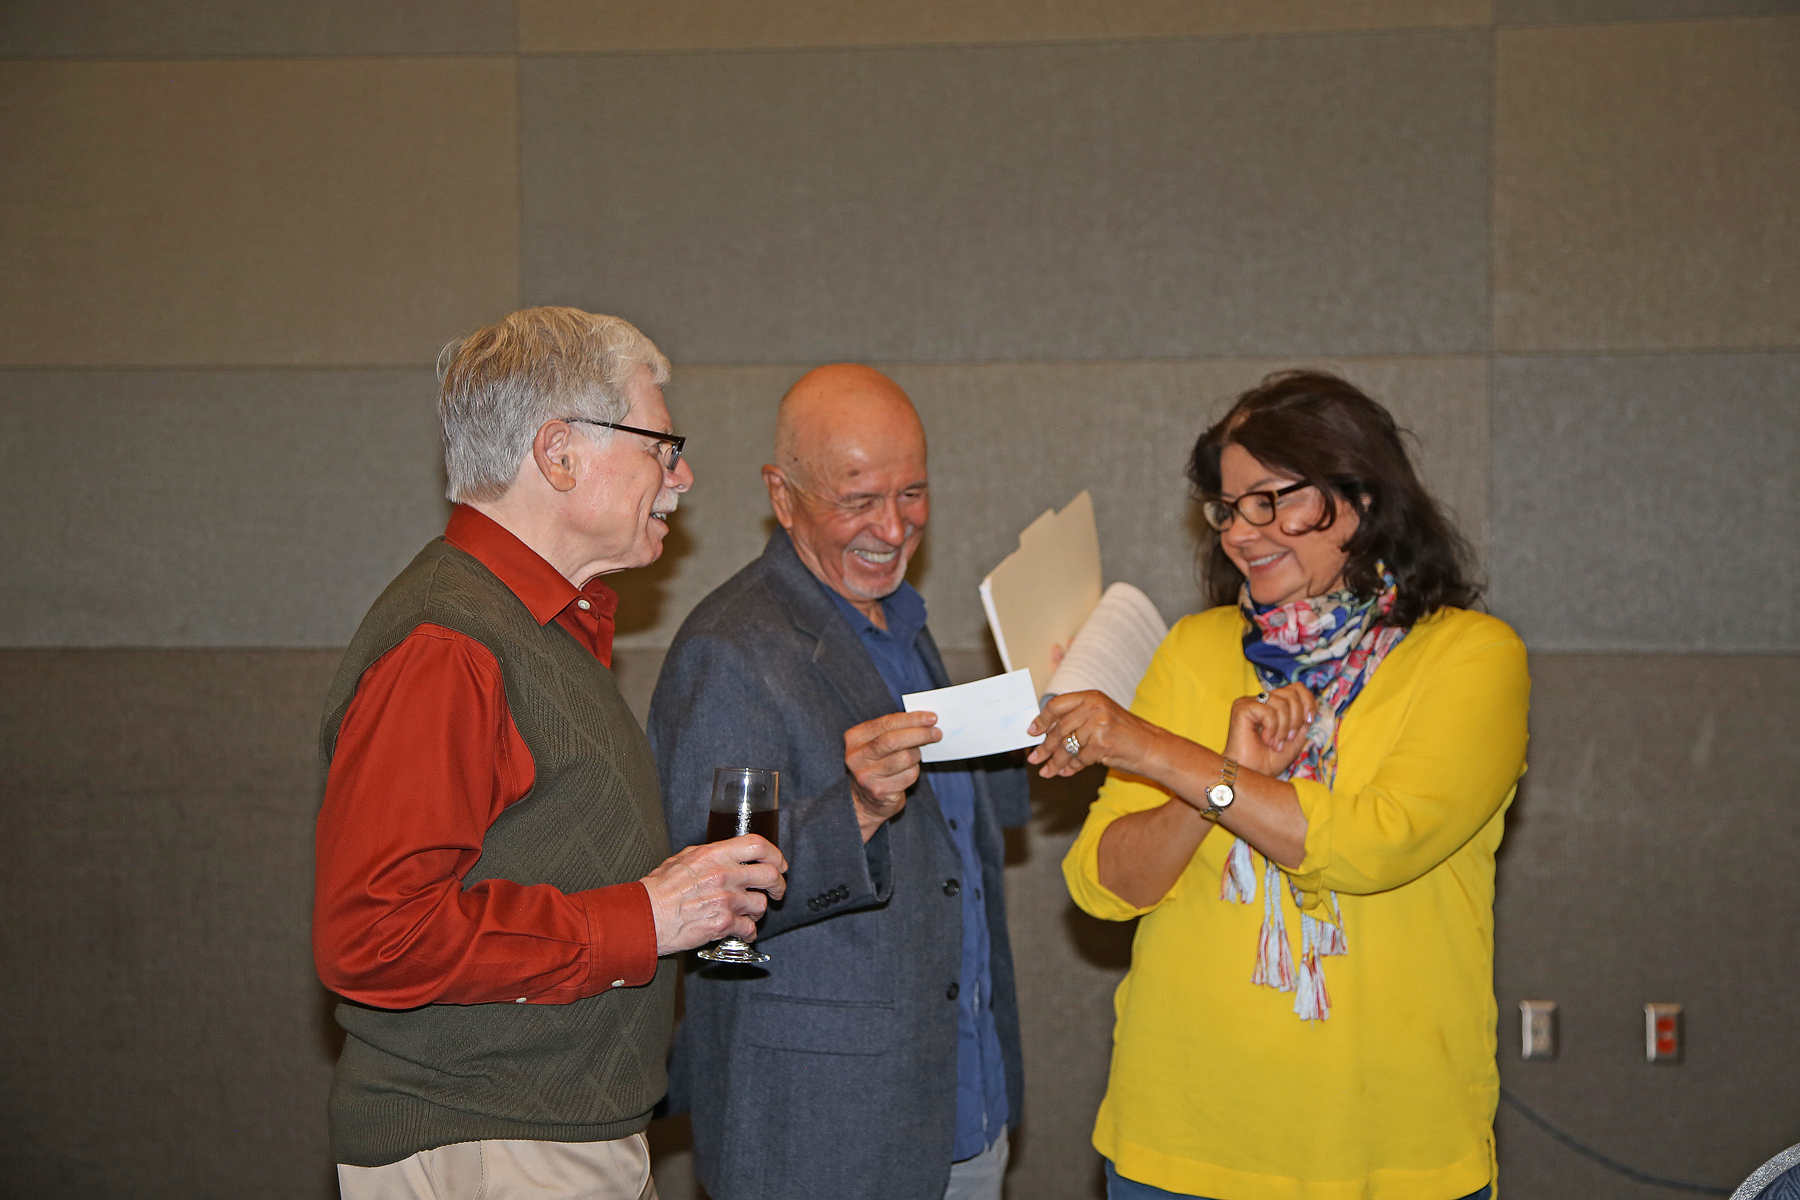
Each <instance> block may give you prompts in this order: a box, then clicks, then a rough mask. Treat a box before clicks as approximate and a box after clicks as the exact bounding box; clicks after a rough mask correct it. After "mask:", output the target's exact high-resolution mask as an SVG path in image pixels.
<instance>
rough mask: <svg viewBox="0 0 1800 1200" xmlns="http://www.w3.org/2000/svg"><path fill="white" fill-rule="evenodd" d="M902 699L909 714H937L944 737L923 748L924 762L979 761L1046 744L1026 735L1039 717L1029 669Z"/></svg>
mask: <svg viewBox="0 0 1800 1200" xmlns="http://www.w3.org/2000/svg"><path fill="white" fill-rule="evenodd" d="M900 699H901V701H902V702H904V703H905V705H906V711H907V712H934V713H936V714H937V718H938V723H937V727H938V728H939V729H941V730H942V731H943V733H944V738H943V740H942V741H938V742H933V743H931V744H930V745H929V746H921V747H920V748H919V757H920V758H921V759H923V760H924V761H926V762H951V761H954V760H956V759H959V758H980V757H982V756H983V755H986V754H999V753H1001V752H1002V751H1005V750H1017V749H1019V748H1020V747H1022V746H1035V745H1037V744H1038V743H1039V742H1041V741H1043V740H1044V739H1043V738H1041V737H1033V736H1031V735H1030V734H1029V733H1026V732H1025V730H1026V727H1027V726H1029V725H1030V724H1031V721H1032V718H1033V717H1036V716H1037V714H1038V702H1037V696H1036V695H1035V694H1034V692H1033V689H1032V686H1031V672H1030V671H1029V670H1027V669H1025V668H1021V669H1019V670H1017V671H1014V672H1013V673H1012V674H1010V675H995V676H992V677H991V678H988V679H977V680H976V681H975V682H974V683H964V684H959V685H958V686H956V687H947V688H937V689H935V690H933V691H929V692H908V693H907V694H906V695H904V696H902V697H900Z"/></svg>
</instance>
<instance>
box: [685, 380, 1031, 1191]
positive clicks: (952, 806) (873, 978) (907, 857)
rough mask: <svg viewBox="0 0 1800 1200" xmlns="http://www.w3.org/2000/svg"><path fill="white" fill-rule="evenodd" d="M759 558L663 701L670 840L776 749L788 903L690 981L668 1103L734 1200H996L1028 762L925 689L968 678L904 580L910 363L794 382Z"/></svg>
mask: <svg viewBox="0 0 1800 1200" xmlns="http://www.w3.org/2000/svg"><path fill="white" fill-rule="evenodd" d="M775 458H776V461H775V463H773V464H771V465H769V466H765V467H764V468H763V481H764V482H765V483H766V484H767V486H768V489H769V500H770V503H771V504H772V505H773V506H774V510H775V518H776V520H777V522H779V524H780V526H781V527H780V529H778V530H777V531H776V532H775V534H774V536H772V537H771V538H770V539H769V544H768V546H767V547H766V548H765V549H764V550H763V553H762V556H761V557H760V558H758V559H757V560H756V561H754V562H752V563H751V564H750V565H749V566H747V567H745V568H744V569H743V570H742V571H740V572H738V573H737V575H735V576H734V577H732V578H731V579H730V580H728V581H727V582H726V583H725V584H724V585H723V586H721V587H720V588H719V589H718V590H717V591H715V592H714V593H713V594H712V595H710V596H708V597H707V598H706V599H705V600H703V601H702V602H701V603H700V605H699V607H697V608H696V609H695V610H694V612H693V614H692V615H691V616H689V618H688V619H687V621H686V623H685V624H683V625H682V627H681V632H680V633H679V634H677V635H676V638H675V643H674V645H673V646H672V647H670V650H669V656H668V658H667V660H665V662H664V664H663V671H662V677H661V678H660V679H659V680H658V682H657V686H656V696H655V699H654V700H653V701H652V703H651V707H650V730H649V732H650V741H651V744H652V745H653V746H654V747H655V750H656V759H657V764H658V769H659V770H660V771H661V774H662V783H663V797H664V804H665V806H666V808H667V811H668V818H669V835H670V839H671V840H672V841H673V842H674V844H676V845H678V846H685V845H690V844H693V843H697V842H699V841H701V840H702V839H703V838H704V836H705V827H706V817H707V812H706V809H707V799H708V796H709V794H710V791H711V786H712V772H713V769H714V768H715V767H724V766H744V767H774V768H776V769H777V770H779V771H780V772H781V829H780V843H781V849H782V852H783V853H784V854H785V855H786V857H787V860H788V864H789V866H788V875H787V887H788V890H787V898H786V899H785V900H784V901H781V902H777V903H771V904H770V906H769V910H768V914H767V916H766V917H765V918H764V920H763V923H762V927H761V930H762V931H761V936H760V938H759V940H758V942H757V945H758V946H759V947H760V948H762V949H764V950H765V951H766V952H767V953H768V955H769V956H770V960H771V961H769V963H768V964H767V965H766V966H765V967H762V968H757V969H746V968H741V967H740V968H709V969H706V970H699V971H691V972H690V973H689V975H688V976H687V1014H686V1017H685V1019H684V1021H683V1023H682V1026H681V1030H680V1032H679V1034H678V1035H677V1039H676V1048H675V1054H674V1061H673V1062H672V1064H671V1083H670V1087H671V1099H672V1101H673V1103H674V1106H675V1108H676V1110H677V1111H679V1110H680V1109H681V1108H683V1107H686V1108H689V1109H691V1111H692V1113H693V1122H694V1150H695V1163H696V1166H697V1168H698V1173H699V1176H700V1180H701V1182H702V1183H703V1184H705V1186H706V1190H707V1191H708V1192H709V1193H710V1194H711V1195H712V1196H713V1198H714V1200H807V1198H810V1197H817V1198H818V1200H855V1198H857V1197H867V1198H868V1200H940V1198H943V1197H951V1198H955V1200H963V1198H970V1200H973V1198H976V1197H980V1198H982V1200H999V1196H1000V1179H1001V1175H1002V1173H1003V1172H1004V1171H1005V1168H1006V1153H1007V1140H1006V1131H1007V1128H1008V1126H1009V1125H1011V1124H1013V1123H1014V1122H1016V1120H1017V1117H1018V1112H1019V1095H1020V1082H1021V1076H1020V1067H1019V1032H1018V1029H1019V1023H1018V1012H1017V1007H1016V1005H1015V1004H1014V1000H1013V972H1012V958H1011V952H1010V950H1009V948H1008V943H1007V936H1006V907H1005V900H1004V897H1003V895H1002V884H1001V868H1002V858H1003V848H1002V839H1001V826H1002V825H1003V824H1004V825H1019V824H1023V823H1024V822H1025V819H1026V818H1027V817H1028V816H1029V815H1030V808H1029V802H1028V799H1027V796H1026V782H1025V775H1024V772H1023V771H1022V770H1021V769H1019V768H1017V767H1015V766H1013V765H1012V764H1011V763H1010V762H1008V761H1006V760H1000V761H997V762H994V761H985V760H984V761H978V762H977V761H970V762H960V763H951V764H934V765H932V766H929V767H925V768H923V769H921V765H920V761H919V748H920V747H921V746H923V745H925V744H926V743H928V742H933V741H936V740H938V738H939V736H940V735H939V733H938V731H937V730H936V729H935V728H933V725H934V723H935V718H934V717H932V715H931V714H929V713H905V712H901V711H900V709H901V702H900V697H901V695H902V694H904V693H906V692H915V691H923V690H925V689H928V688H934V687H942V686H944V685H946V684H948V683H949V682H950V680H949V678H948V676H947V675H946V674H945V672H944V664H943V661H942V659H941V658H940V657H939V656H938V651H937V647H936V645H935V644H934V643H933V642H932V640H931V634H930V633H929V632H928V631H927V630H926V628H925V602H924V601H923V600H922V599H921V598H920V596H919V594H918V592H916V591H914V590H913V588H912V587H911V585H909V584H908V583H906V567H907V563H908V562H909V561H910V559H911V558H912V555H913V552H914V551H916V550H917V549H918V547H919V541H920V539H921V538H922V537H923V536H924V531H925V522H926V518H927V517H928V516H929V515H930V509H931V500H930V495H929V492H928V491H927V485H926V472H925V431H924V429H923V427H922V426H921V425H920V423H919V417H918V414H917V413H916V412H914V411H913V406H912V402H911V401H910V400H909V399H908V398H907V396H906V393H905V392H904V391H902V390H901V389H900V387H899V385H898V384H896V383H894V381H893V380H891V379H889V378H887V377H886V376H884V375H882V374H881V373H879V372H877V371H873V370H871V369H869V368H868V367H863V366H856V365H853V364H848V363H843V364H838V365H835V366H828V367H820V368H818V369H817V370H815V371H812V372H810V373H809V374H807V375H806V376H805V377H804V378H802V379H801V380H800V381H799V382H798V383H796V384H795V385H794V387H793V388H792V389H791V390H790V391H789V392H788V394H787V396H786V397H784V398H783V400H782V402H781V411H780V416H779V417H778V420H777V430H776V449H775Z"/></svg>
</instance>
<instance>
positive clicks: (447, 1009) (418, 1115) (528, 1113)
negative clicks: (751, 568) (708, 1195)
mask: <svg viewBox="0 0 1800 1200" xmlns="http://www.w3.org/2000/svg"><path fill="white" fill-rule="evenodd" d="M424 624H436V625H441V626H444V627H445V628H448V629H452V630H455V631H457V632H458V633H462V634H464V635H466V636H468V637H470V638H473V639H474V640H475V641H477V642H479V643H480V644H481V645H483V646H485V647H486V648H487V649H488V650H489V651H491V652H492V653H493V654H494V657H495V659H496V660H497V661H498V663H499V665H500V669H501V675H502V678H503V680H504V686H505V690H506V702H507V706H508V708H509V709H510V711H511V715H512V718H513V722H514V724H515V725H516V726H517V728H518V731H519V736H520V737H521V739H522V740H523V741H524V743H525V745H526V748H527V749H529V750H530V752H531V757H532V762H533V766H534V768H535V782H534V783H533V786H532V788H531V791H530V792H529V793H527V794H526V795H525V797H524V798H522V799H521V800H519V801H518V802H516V803H515V804H513V805H512V806H511V807H510V808H508V809H507V810H506V812H505V813H503V814H502V815H501V816H500V818H499V819H498V820H497V821H495V822H494V824H493V825H492V826H491V827H490V828H489V829H488V832H487V834H486V836H485V837H484V839H483V841H482V852H481V858H480V860H479V861H478V862H477V863H476V865H475V866H474V867H473V868H472V869H471V870H470V871H469V873H468V874H467V875H466V876H465V877H464V880H463V883H464V885H465V886H468V885H472V884H475V883H478V882H480V881H482V880H485V879H507V880H511V881H513V882H516V883H521V884H526V885H535V884H545V885H548V886H550V887H554V888H556V889H557V890H559V891H561V892H563V893H565V894H573V893H577V892H582V891H586V890H589V889H593V888H600V887H607V886H610V885H613V884H618V883H626V882H630V881H632V880H636V879H640V878H642V877H643V876H644V875H646V874H648V873H649V872H650V871H651V870H652V869H653V868H654V867H655V866H656V865H657V864H658V863H660V862H661V861H662V860H663V858H664V857H665V856H666V855H667V854H668V833H667V829H666V827H665V825H664V821H663V811H662V801H661V795H660V791H659V787H658V783H657V776H656V765H655V762H654V760H653V758H652V756H651V753H650V747H649V743H648V742H646V741H645V739H644V735H643V733H642V732H641V731H640V729H639V728H638V724H637V721H636V719H635V718H634V717H633V716H632V714H631V711H630V709H629V708H628V707H627V706H626V704H625V701H624V698H623V697H622V696H621V695H620V694H619V689H618V685H617V683H616V682H615V680H614V678H613V674H612V672H611V671H610V670H608V669H607V668H606V667H605V666H603V665H602V664H601V663H600V662H599V661H598V660H597V659H595V658H594V656H593V655H592V654H590V653H589V652H588V651H586V650H585V649H583V648H582V647H581V646H580V645H579V644H578V643H577V642H576V641H575V639H574V638H572V637H571V636H570V635H569V634H568V633H567V631H565V630H564V629H562V628H561V627H560V626H559V625H557V624H556V623H555V622H550V623H548V624H545V625H539V624H538V622H537V621H536V619H534V618H533V617H532V615H531V613H530V611H529V610H528V609H527V608H526V607H525V605H524V603H523V602H522V601H520V600H519V598H518V597H517V596H515V595H514V594H513V593H512V591H511V590H510V589H508V588H507V587H506V585H505V584H504V583H502V582H501V581H500V579H498V578H497V577H496V576H495V575H494V574H493V573H492V572H490V571H489V570H488V569H487V568H486V567H484V566H483V565H482V564H481V563H480V562H479V561H478V560H476V559H475V558H474V557H473V556H471V555H469V554H467V553H465V552H464V551H462V550H460V549H458V548H456V547H454V546H452V545H450V544H449V543H448V542H445V541H444V540H443V539H441V538H440V539H438V540H437V541H434V542H432V543H431V544H430V545H429V546H427V547H426V548H425V549H424V550H423V551H421V552H420V553H419V555H418V557H417V558H415V559H414V560H413V562H412V563H411V565H409V566H408V567H407V568H406V569H405V570H404V571H402V572H401V573H400V575H399V576H398V577H397V578H396V579H395V580H394V581H393V582H392V583H391V584H389V585H388V587H387V589H386V591H384V592H383V593H382V595H381V597H380V598H379V599H378V600H376V602H375V604H374V606H373V607H372V608H371V609H370V610H369V614H368V616H367V617H365V618H364V620H363V624H362V627H361V628H360V629H359V630H358V631H357V633H356V636H355V638H354V639H353V640H352V641H351V644H350V649H349V651H348V652H347V653H346V654H345V656H344V661H343V665H342V666H341V667H340V668H339V669H338V674H337V678H336V680H335V681H334V682H333V684H332V688H331V692H330V695H329V698H328V699H327V702H326V710H325V722H324V728H323V731H322V737H321V743H322V745H321V749H322V751H323V754H324V758H325V762H326V764H327V766H328V767H329V765H330V762H331V758H332V754H333V751H334V748H335V746H336V742H337V734H338V729H339V726H340V725H341V723H342V721H343V718H344V714H345V712H346V710H347V709H348V708H349V705H350V701H351V699H352V697H353V696H354V695H355V692H356V687H357V683H358V681H359V680H360V679H361V678H362V675H363V673H364V672H365V671H367V670H368V669H369V667H371V666H372V665H374V663H375V662H376V661H377V660H378V659H380V658H381V657H382V655H384V654H386V653H387V652H388V651H389V650H391V649H393V648H394V647H395V646H397V645H399V644H400V642H401V641H402V640H404V639H405V638H406V636H407V635H408V634H409V633H411V632H412V631H413V630H414V629H416V628H418V627H419V626H420V625H424ZM674 973H675V968H674V962H673V960H664V961H663V962H662V963H660V964H659V965H658V968H657V973H656V978H655V979H654V981H653V982H651V983H650V984H649V985H647V986H645V987H641V988H616V989H612V990H609V991H605V992H601V993H599V994H598V995H594V996H589V997H587V998H586V999H583V1000H578V1001H575V1002H574V1003H571V1004H511V1003H508V1004H468V1005H457V1004H428V1005H425V1006H423V1007H421V1008H415V1009H409V1010H405V1011H388V1010H383V1009H376V1008H371V1007H368V1006H365V1005H360V1004H354V1003H350V1002H344V1003H340V1004H339V1005H338V1009H337V1020H338V1024H339V1025H341V1026H342V1027H343V1029H344V1031H345V1033H346V1034H347V1035H348V1037H347V1038H346V1040H345V1044H344V1051H343V1054H342V1056H341V1057H340V1059H339V1061H338V1066H337V1072H336V1076H335V1078H334V1080H333V1084H332V1094H331V1144H332V1153H333V1156H334V1157H335V1159H336V1161H338V1162H340V1163H348V1164H351V1165H355V1166H380V1165H384V1164H386V1163H391V1162H397V1161H399V1160H400V1159H402V1158H406V1157H408V1156H409V1155H412V1154H414V1153H417V1152H418V1151H420V1150H426V1149H431V1148H433V1147H436V1146H442V1145H448V1144H451V1143H454V1142H464V1141H478V1140H483V1139H530V1140H537V1141H569V1142H573V1141H604V1140H611V1139H614V1138H620V1137H625V1136H627V1135H629V1134H632V1133H636V1132H638V1131H640V1130H642V1129H643V1128H644V1127H645V1126H646V1125H647V1124H648V1123H649V1119H650V1110H651V1108H652V1106H654V1105H655V1104H656V1102H657V1101H658V1100H659V1099H660V1098H661V1096H662V1094H663V1092H664V1090H665V1088H666V1079H665V1075H664V1070H663V1060H664V1054H665V1052H666V1050H667V1047H668V1044H669V1037H670V1032H671V1028H672V1025H673V1021H674V986H675V974H674Z"/></svg>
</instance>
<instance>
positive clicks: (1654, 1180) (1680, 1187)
mask: <svg viewBox="0 0 1800 1200" xmlns="http://www.w3.org/2000/svg"><path fill="white" fill-rule="evenodd" d="M1500 1098H1501V1099H1502V1100H1504V1101H1506V1102H1507V1103H1508V1104H1510V1105H1512V1106H1513V1107H1514V1108H1515V1109H1517V1110H1518V1112H1519V1115H1520V1116H1521V1117H1524V1118H1525V1119H1526V1120H1527V1121H1530V1122H1531V1123H1532V1124H1533V1125H1536V1126H1537V1127H1538V1128H1539V1129H1541V1130H1543V1131H1544V1132H1545V1133H1547V1134H1549V1135H1550V1136H1551V1137H1553V1138H1555V1139H1556V1140H1557V1141H1559V1142H1561V1143H1562V1144H1563V1145H1565V1146H1567V1147H1568V1148H1569V1149H1571V1150H1573V1151H1574V1152H1575V1153H1577V1154H1579V1155H1581V1156H1582V1157H1583V1158H1590V1159H1592V1160H1593V1161H1595V1162H1597V1163H1599V1164H1600V1165H1601V1166H1603V1167H1605V1168H1606V1169H1607V1170H1609V1171H1617V1172H1618V1173H1619V1174H1621V1175H1623V1176H1625V1178H1627V1179H1635V1180H1637V1181H1638V1182H1639V1183H1647V1184H1649V1185H1650V1186H1651V1187H1659V1188H1670V1189H1672V1190H1673V1191H1677V1192H1698V1193H1699V1194H1700V1195H1702V1196H1729V1195H1731V1193H1732V1191H1733V1189H1731V1188H1721V1187H1710V1186H1708V1185H1707V1184H1704V1183H1684V1182H1683V1181H1681V1180H1679V1179H1664V1178H1663V1177H1662V1176H1660V1175H1649V1174H1646V1173H1645V1172H1643V1171H1639V1170H1637V1169H1636V1168H1635V1167H1628V1166H1626V1165H1625V1164H1624V1163H1622V1162H1619V1161H1618V1160H1617V1159H1612V1158H1608V1157H1607V1156H1606V1155H1604V1154H1602V1153H1600V1152H1599V1151H1598V1150H1596V1149H1594V1148H1593V1147H1592V1146H1586V1145H1583V1144H1582V1143H1580V1142H1578V1141H1576V1140H1575V1139H1574V1138H1572V1137H1570V1136H1569V1135H1568V1134H1566V1133H1564V1132H1563V1131H1562V1130H1560V1129H1558V1128H1557V1127H1556V1126H1554V1125H1552V1124H1551V1123H1550V1122H1548V1121H1546V1120H1545V1119H1544V1118H1543V1117H1541V1116H1539V1115H1538V1114H1537V1113H1535V1112H1533V1111H1532V1110H1531V1109H1530V1108H1529V1107H1527V1106H1526V1104H1525V1102H1524V1101H1523V1100H1521V1099H1519V1098H1518V1097H1517V1096H1515V1095H1513V1094H1512V1093H1511V1092H1509V1091H1507V1090H1506V1089H1505V1088H1504V1087H1503V1088H1501V1089H1500Z"/></svg>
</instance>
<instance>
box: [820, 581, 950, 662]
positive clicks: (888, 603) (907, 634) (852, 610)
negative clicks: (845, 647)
mask: <svg viewBox="0 0 1800 1200" xmlns="http://www.w3.org/2000/svg"><path fill="white" fill-rule="evenodd" d="M819 586H820V587H821V588H823V589H824V591H825V594H826V595H827V596H830V597H831V599H832V601H833V603H835V604H836V605H837V606H838V611H839V612H841V613H843V614H844V619H845V620H846V621H849V622H850V628H851V630H852V631H853V632H855V633H856V635H857V636H858V637H861V636H862V635H863V634H864V633H865V632H867V631H871V630H872V631H874V632H875V633H880V634H883V635H884V636H886V637H891V638H893V639H894V640H895V641H896V642H899V643H900V644H901V645H903V646H910V645H912V643H913V641H914V639H916V638H917V637H918V636H919V631H920V630H921V629H924V628H925V597H923V596H921V595H919V592H918V589H917V588H915V587H913V585H912V584H910V583H907V582H905V581H904V580H903V581H901V584H900V586H899V588H897V589H896V590H895V591H894V592H893V593H892V594H890V595H888V596H887V597H885V598H884V599H883V600H882V601H881V611H882V612H883V613H885V614H886V615H887V624H888V627H887V629H886V630H885V631H884V630H882V629H880V628H879V627H877V626H876V624H875V622H873V621H871V620H869V617H868V614H866V613H864V612H863V611H862V610H861V609H859V608H857V607H856V605H854V604H852V603H850V602H849V601H848V600H846V599H844V598H843V597H842V596H840V595H838V594H837V592H835V591H833V590H832V589H831V588H828V587H825V584H824V581H822V580H821V581H819Z"/></svg>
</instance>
